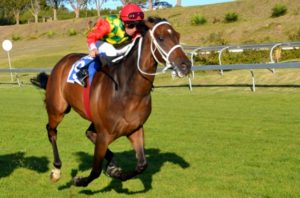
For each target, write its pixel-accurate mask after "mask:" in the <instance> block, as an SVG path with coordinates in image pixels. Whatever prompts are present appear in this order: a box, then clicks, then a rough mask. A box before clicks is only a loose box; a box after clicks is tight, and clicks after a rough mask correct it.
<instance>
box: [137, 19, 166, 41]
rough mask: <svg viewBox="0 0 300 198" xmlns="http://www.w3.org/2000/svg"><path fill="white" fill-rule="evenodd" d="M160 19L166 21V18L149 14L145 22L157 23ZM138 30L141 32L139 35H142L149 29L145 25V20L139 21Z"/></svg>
mask: <svg viewBox="0 0 300 198" xmlns="http://www.w3.org/2000/svg"><path fill="white" fill-rule="evenodd" d="M161 21H167V20H166V19H164V18H160V17H154V16H150V17H148V18H147V20H146V22H149V23H153V24H156V23H159V22H161ZM138 30H139V32H140V33H141V35H142V36H143V37H144V36H145V34H146V33H147V31H148V30H149V28H148V27H147V25H146V24H145V21H143V22H141V23H140V24H139V25H138Z"/></svg>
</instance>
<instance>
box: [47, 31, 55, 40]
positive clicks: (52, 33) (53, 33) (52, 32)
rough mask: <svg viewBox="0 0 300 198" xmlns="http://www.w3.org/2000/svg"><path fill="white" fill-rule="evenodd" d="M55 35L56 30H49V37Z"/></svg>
mask: <svg viewBox="0 0 300 198" xmlns="http://www.w3.org/2000/svg"><path fill="white" fill-rule="evenodd" d="M54 35H55V32H54V31H53V30H49V31H48V32H47V37H48V38H52V37H53V36H54Z"/></svg>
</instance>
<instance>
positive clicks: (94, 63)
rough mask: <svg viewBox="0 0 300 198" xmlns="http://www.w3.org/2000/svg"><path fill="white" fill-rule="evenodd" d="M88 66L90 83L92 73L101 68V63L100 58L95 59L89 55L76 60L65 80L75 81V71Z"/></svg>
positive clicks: (90, 81)
mask: <svg viewBox="0 0 300 198" xmlns="http://www.w3.org/2000/svg"><path fill="white" fill-rule="evenodd" d="M85 66H88V71H89V83H90V85H91V84H92V81H93V78H94V75H95V73H96V72H97V71H99V70H100V69H101V63H100V60H97V58H96V59H94V58H92V57H90V56H89V55H87V56H84V57H82V58H81V59H80V60H78V61H76V62H75V63H74V64H73V65H72V68H71V70H70V72H69V75H68V78H67V82H69V83H75V82H76V79H77V75H76V74H77V72H78V71H79V69H80V68H82V67H85Z"/></svg>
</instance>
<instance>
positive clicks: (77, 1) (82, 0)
mask: <svg viewBox="0 0 300 198" xmlns="http://www.w3.org/2000/svg"><path fill="white" fill-rule="evenodd" d="M68 2H69V3H70V5H71V7H72V8H73V10H74V12H75V17H76V18H79V15H80V9H82V8H84V7H86V6H87V3H88V0H68Z"/></svg>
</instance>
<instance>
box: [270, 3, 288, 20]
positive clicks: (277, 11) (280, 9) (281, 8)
mask: <svg viewBox="0 0 300 198" xmlns="http://www.w3.org/2000/svg"><path fill="white" fill-rule="evenodd" d="M286 12H287V8H286V6H285V5H282V4H276V5H275V6H274V7H273V8H272V17H280V16H283V15H285V14H286Z"/></svg>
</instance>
